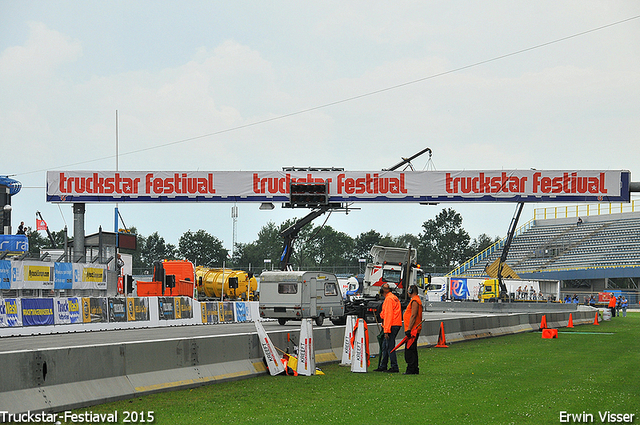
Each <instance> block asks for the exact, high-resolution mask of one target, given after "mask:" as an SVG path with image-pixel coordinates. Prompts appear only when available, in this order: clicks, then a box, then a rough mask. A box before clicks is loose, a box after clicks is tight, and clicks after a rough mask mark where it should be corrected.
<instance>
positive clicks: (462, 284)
mask: <svg viewBox="0 0 640 425" xmlns="http://www.w3.org/2000/svg"><path fill="white" fill-rule="evenodd" d="M450 283H451V298H453V299H454V300H466V299H468V298H469V288H468V287H467V279H466V278H464V279H456V278H451V281H450Z"/></svg>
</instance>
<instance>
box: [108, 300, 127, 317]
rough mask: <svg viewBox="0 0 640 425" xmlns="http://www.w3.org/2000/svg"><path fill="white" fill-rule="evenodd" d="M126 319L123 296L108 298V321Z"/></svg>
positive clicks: (125, 305) (125, 302)
mask: <svg viewBox="0 0 640 425" xmlns="http://www.w3.org/2000/svg"><path fill="white" fill-rule="evenodd" d="M126 321H127V301H126V300H125V299H124V298H109V322H126Z"/></svg>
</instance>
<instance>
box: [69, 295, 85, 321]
mask: <svg viewBox="0 0 640 425" xmlns="http://www.w3.org/2000/svg"><path fill="white" fill-rule="evenodd" d="M68 300H69V323H82V313H81V311H80V310H81V309H80V299H79V298H69V299H68Z"/></svg>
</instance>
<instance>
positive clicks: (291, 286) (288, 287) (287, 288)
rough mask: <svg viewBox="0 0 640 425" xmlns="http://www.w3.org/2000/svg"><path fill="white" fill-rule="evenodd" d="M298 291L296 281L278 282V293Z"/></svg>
mask: <svg viewBox="0 0 640 425" xmlns="http://www.w3.org/2000/svg"><path fill="white" fill-rule="evenodd" d="M296 293H298V284H297V283H294V282H291V283H289V282H287V283H278V294H296Z"/></svg>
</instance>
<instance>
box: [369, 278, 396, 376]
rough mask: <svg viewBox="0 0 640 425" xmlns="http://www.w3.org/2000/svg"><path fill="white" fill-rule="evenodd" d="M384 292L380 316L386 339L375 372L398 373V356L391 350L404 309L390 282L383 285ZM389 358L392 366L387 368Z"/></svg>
mask: <svg viewBox="0 0 640 425" xmlns="http://www.w3.org/2000/svg"><path fill="white" fill-rule="evenodd" d="M382 293H383V295H384V303H382V312H381V313H380V317H381V318H382V329H383V331H384V339H383V340H382V346H381V347H380V365H379V366H378V368H377V369H373V370H374V372H390V373H397V372H399V371H400V369H398V357H397V355H396V353H395V351H394V352H391V350H393V347H395V346H396V335H398V331H400V328H401V327H402V309H401V307H400V300H399V299H398V297H396V296H395V295H394V293H393V292H391V287H390V286H389V284H388V283H385V284H384V285H382ZM389 360H391V367H390V368H389V369H387V362H388V361H389Z"/></svg>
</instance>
